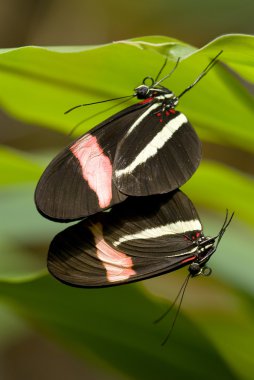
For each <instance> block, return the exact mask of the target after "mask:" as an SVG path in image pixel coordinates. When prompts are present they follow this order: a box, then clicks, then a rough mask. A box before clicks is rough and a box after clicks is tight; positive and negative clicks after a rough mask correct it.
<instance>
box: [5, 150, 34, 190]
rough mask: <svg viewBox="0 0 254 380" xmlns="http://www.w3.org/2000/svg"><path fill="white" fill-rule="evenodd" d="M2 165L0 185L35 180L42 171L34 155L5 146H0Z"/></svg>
mask: <svg viewBox="0 0 254 380" xmlns="http://www.w3.org/2000/svg"><path fill="white" fill-rule="evenodd" d="M0 167H1V177H0V185H10V184H18V183H27V182H33V181H35V180H36V179H38V177H39V175H40V172H41V169H40V167H39V165H38V164H36V163H35V162H34V161H33V159H32V156H28V155H25V154H22V153H20V152H18V151H14V150H11V149H7V148H4V147H0Z"/></svg>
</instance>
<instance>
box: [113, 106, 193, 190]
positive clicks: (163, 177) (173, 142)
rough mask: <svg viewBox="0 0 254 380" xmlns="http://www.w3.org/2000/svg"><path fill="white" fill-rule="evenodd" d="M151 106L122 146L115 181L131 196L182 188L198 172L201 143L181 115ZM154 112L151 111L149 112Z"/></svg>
mask: <svg viewBox="0 0 254 380" xmlns="http://www.w3.org/2000/svg"><path fill="white" fill-rule="evenodd" d="M159 107H160V108H161V105H160V104H157V108H156V103H155V104H151V105H150V108H149V109H148V110H146V114H145V117H143V115H144V113H143V115H140V117H139V121H138V120H137V121H136V123H135V125H133V126H131V127H130V128H129V130H128V132H127V133H126V134H125V135H124V136H123V139H122V142H121V144H119V145H118V147H117V151H116V156H115V160H114V170H113V178H114V182H115V184H116V186H117V188H118V190H120V191H121V192H123V193H124V194H127V195H139V196H142V195H152V194H161V193H167V192H170V191H172V190H174V189H176V188H178V187H180V186H182V185H183V184H184V183H185V182H186V181H187V180H188V179H189V178H190V177H191V176H192V175H193V173H194V172H195V171H196V169H197V167H198V165H199V163H200V159H201V142H200V140H199V138H198V136H197V134H196V132H195V131H194V129H193V128H192V126H191V124H190V123H189V122H188V120H187V118H186V117H185V116H184V115H183V114H182V113H180V112H177V111H175V110H171V111H170V112H169V111H167V112H164V113H161V112H159V110H160V108H159ZM149 110H150V112H149Z"/></svg>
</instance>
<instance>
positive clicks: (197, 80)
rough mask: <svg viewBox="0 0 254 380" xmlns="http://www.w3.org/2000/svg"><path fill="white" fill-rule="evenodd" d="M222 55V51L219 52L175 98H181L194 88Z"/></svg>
mask: <svg viewBox="0 0 254 380" xmlns="http://www.w3.org/2000/svg"><path fill="white" fill-rule="evenodd" d="M222 53H223V50H221V51H220V52H219V53H218V54H217V55H216V56H215V57H214V58H213V59H212V60H211V61H210V62H209V64H208V65H207V66H206V68H205V69H204V70H203V71H202V73H201V74H199V76H198V77H197V78H196V80H195V81H194V82H193V83H192V84H191V85H190V86H189V87H187V88H186V89H185V90H184V91H183V92H181V94H180V95H178V96H177V98H178V99H179V98H181V97H182V96H183V95H184V94H185V93H186V92H187V91H189V90H190V89H191V88H192V87H194V86H195V85H196V84H197V83H198V82H199V81H200V80H201V79H202V78H203V77H204V76H205V75H206V74H207V73H208V72H209V71H210V70H211V69H212V68H213V66H214V65H216V63H218V57H219V56H220V55H221V54H222Z"/></svg>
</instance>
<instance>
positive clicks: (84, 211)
mask: <svg viewBox="0 0 254 380" xmlns="http://www.w3.org/2000/svg"><path fill="white" fill-rule="evenodd" d="M145 106H146V105H140V104H137V105H134V106H131V107H128V108H127V109H125V110H123V111H121V112H119V113H118V114H116V115H114V116H112V117H111V118H109V119H108V120H106V121H105V122H103V123H101V124H99V125H98V126H96V127H95V128H93V129H92V130H91V131H90V132H89V133H86V134H85V135H83V136H81V137H80V138H78V139H77V140H76V141H74V142H73V143H72V144H71V145H70V146H68V147H67V148H65V149H64V150H63V151H62V152H61V153H59V154H58V156H56V157H55V158H54V159H53V161H52V162H51V163H50V164H49V166H48V167H47V168H46V170H45V172H44V173H43V175H42V177H41V179H40V181H39V183H38V185H37V188H36V191H35V203H36V206H37V208H38V210H39V211H40V212H41V213H42V214H43V215H44V216H46V217H47V218H49V219H53V220H63V221H68V220H75V219H80V218H83V217H86V216H88V215H91V214H94V213H97V212H99V211H101V210H103V209H106V208H108V207H111V206H112V205H114V204H116V203H119V202H122V201H123V200H124V199H125V198H126V196H125V195H124V194H122V193H121V192H120V191H119V190H118V189H117V188H116V186H115V184H114V182H113V180H112V170H113V168H112V166H113V161H114V157H115V152H116V148H117V144H118V143H119V141H121V139H122V138H123V136H124V134H125V132H126V130H127V129H128V127H129V125H131V124H132V121H133V119H135V118H137V117H138V115H139V114H140V113H142V112H143V110H142V108H144V107H145Z"/></svg>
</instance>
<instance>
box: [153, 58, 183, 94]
mask: <svg viewBox="0 0 254 380" xmlns="http://www.w3.org/2000/svg"><path fill="white" fill-rule="evenodd" d="M167 61H168V59H166V61H165V62H164V64H163V66H162V68H161V69H160V71H159V74H158V75H157V77H156V79H155V83H154V87H155V86H158V84H160V83H161V82H163V81H164V80H165V79H167V78H169V77H170V75H172V74H173V72H174V71H175V70H176V68H177V66H178V63H179V62H180V57H178V58H177V61H176V63H175V66H174V67H173V69H172V70H171V71H170V73H169V74H167V75H166V76H165V77H163V78H161V79H160V80H159V81H158V82H156V81H157V79H158V78H159V76H160V74H161V73H162V70H163V69H164V67H165V66H166V64H167Z"/></svg>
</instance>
